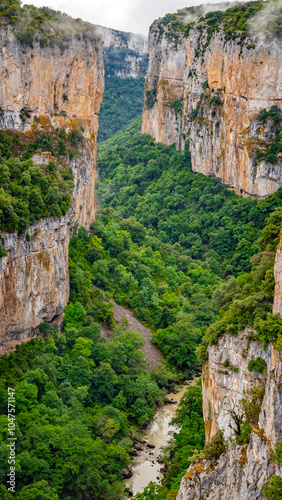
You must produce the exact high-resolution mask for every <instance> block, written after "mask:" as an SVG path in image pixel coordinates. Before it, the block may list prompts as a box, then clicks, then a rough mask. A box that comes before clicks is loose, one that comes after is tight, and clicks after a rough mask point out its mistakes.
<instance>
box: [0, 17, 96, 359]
mask: <svg viewBox="0 0 282 500" xmlns="http://www.w3.org/2000/svg"><path fill="white" fill-rule="evenodd" d="M0 49H1V50H0V60H1V65H0V72H1V89H0V110H1V111H0V128H2V129H4V130H8V131H18V133H19V134H21V136H24V135H25V136H26V138H27V140H28V137H30V136H32V135H34V134H36V133H40V132H42V131H43V130H45V131H47V132H48V133H50V134H52V131H53V130H54V129H56V128H57V127H60V128H61V127H64V128H65V129H66V132H69V131H71V130H74V129H76V130H80V131H81V132H82V133H83V143H82V146H81V147H80V154H79V156H75V157H74V158H73V159H72V160H69V166H70V167H71V168H72V172H73V176H74V189H73V193H72V204H71V207H70V208H69V210H68V212H67V214H66V216H64V217H62V218H61V219H58V218H49V219H45V220H41V221H39V222H38V223H36V224H34V225H33V226H31V227H30V228H29V230H28V232H29V237H30V241H27V239H26V238H25V236H21V237H18V236H17V234H7V233H4V234H3V235H2V244H3V248H4V250H5V251H6V253H7V256H6V257H3V258H2V259H0V280H1V286H0V353H1V352H6V351H8V350H9V349H10V348H12V347H13V346H14V345H15V344H16V343H17V341H18V340H19V339H20V340H21V341H22V340H24V339H27V338H28V336H30V335H32V334H33V332H34V330H35V329H36V327H38V325H39V324H40V323H41V322H42V321H51V320H53V319H56V318H57V317H58V316H60V315H61V314H62V311H63V308H64V307H65V305H66V304H67V301H68V295H69V283H68V281H69V278H68V244H69V239H70V234H71V228H72V227H73V225H74V223H75V222H78V223H79V224H82V225H84V226H85V227H86V228H89V226H90V224H91V222H92V221H93V219H94V214H95V203H94V183H95V163H96V137H97V132H98V111H99V108H100V105H101V101H102V96H103V87H104V67H103V52H102V42H101V40H100V38H99V37H98V36H96V38H94V39H93V37H92V38H84V39H82V38H79V37H76V36H72V38H71V39H70V40H69V41H68V47H67V48H62V47H60V46H59V45H53V46H50V45H47V46H45V47H40V44H39V41H34V43H33V46H22V45H21V44H20V43H19V42H18V40H17V39H16V37H15V35H14V32H13V30H12V28H11V27H10V26H9V25H8V26H1V29H0ZM47 156H48V153H45V154H44V153H43V154H36V155H35V156H34V158H33V159H34V163H35V164H38V165H42V164H43V165H44V163H45V162H46V161H47V163H48V161H49V159H48V158H47Z"/></svg>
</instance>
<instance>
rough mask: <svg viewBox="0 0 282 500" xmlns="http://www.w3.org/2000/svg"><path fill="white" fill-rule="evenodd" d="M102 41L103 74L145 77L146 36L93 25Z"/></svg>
mask: <svg viewBox="0 0 282 500" xmlns="http://www.w3.org/2000/svg"><path fill="white" fill-rule="evenodd" d="M95 28H96V29H97V31H98V33H99V34H100V35H101V37H102V39H103V41H104V53H105V74H106V76H116V77H118V78H145V76H146V71H147V67H148V62H147V61H148V38H147V37H146V36H145V35H142V34H137V33H128V32H125V31H118V30H114V29H111V28H105V27H104V26H95Z"/></svg>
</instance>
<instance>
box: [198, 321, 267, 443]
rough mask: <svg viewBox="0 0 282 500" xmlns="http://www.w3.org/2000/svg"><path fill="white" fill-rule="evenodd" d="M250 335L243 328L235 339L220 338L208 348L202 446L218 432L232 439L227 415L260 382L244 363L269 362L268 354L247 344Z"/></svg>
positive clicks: (257, 345) (227, 336) (254, 345)
mask: <svg viewBox="0 0 282 500" xmlns="http://www.w3.org/2000/svg"><path fill="white" fill-rule="evenodd" d="M251 334H252V331H251V330H250V329H248V328H246V329H245V330H244V331H243V332H241V333H240V334H239V335H238V336H237V337H234V336H231V335H224V336H223V337H221V338H220V339H219V341H218V344H216V345H212V346H209V361H208V363H207V364H206V365H205V366H204V368H203V374H202V384H203V414H204V421H205V436H206V442H209V441H210V440H211V438H212V437H213V436H214V435H215V434H216V432H217V431H218V430H219V429H221V430H223V431H224V436H225V438H226V439H228V438H229V437H234V433H233V432H232V429H231V427H230V426H229V424H230V423H232V421H231V418H230V415H229V413H228V411H229V410H231V409H232V408H233V407H235V408H237V407H238V403H239V401H240V399H241V398H242V397H243V396H244V394H245V393H246V392H248V391H249V390H250V388H251V387H252V386H253V385H257V384H258V383H259V382H260V381H261V380H262V375H260V374H259V373H257V372H250V371H249V370H248V363H249V361H251V360H254V359H256V358H258V357H260V358H262V359H263V360H265V361H266V363H267V364H269V362H270V357H271V353H270V350H268V351H266V352H265V351H264V350H263V348H262V347H260V344H259V342H250V341H249V340H248V337H249V336H250V335H251Z"/></svg>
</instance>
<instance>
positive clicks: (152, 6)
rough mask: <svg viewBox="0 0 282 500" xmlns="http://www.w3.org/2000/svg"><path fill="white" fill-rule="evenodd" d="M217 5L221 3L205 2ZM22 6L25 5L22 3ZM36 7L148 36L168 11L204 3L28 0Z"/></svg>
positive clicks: (180, 0)
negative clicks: (155, 21)
mask: <svg viewBox="0 0 282 500" xmlns="http://www.w3.org/2000/svg"><path fill="white" fill-rule="evenodd" d="M208 1H209V3H219V2H220V1H221V0H208ZM23 3H25V2H23ZM26 3H32V4H34V5H36V6H37V7H42V6H48V7H52V8H53V9H55V10H61V11H62V12H66V13H67V14H70V15H71V16H72V17H75V18H77V17H80V18H81V19H83V20H84V21H89V22H91V23H94V24H100V25H102V26H107V27H109V28H115V29H118V30H122V31H132V32H133V33H144V34H145V35H147V34H148V29H149V26H150V24H151V23H152V22H153V21H154V19H157V18H158V17H160V16H164V15H165V14H167V13H168V12H176V11H177V9H181V8H183V7H190V6H191V5H199V4H201V3H207V2H205V1H203V0H202V1H201V0H29V1H26Z"/></svg>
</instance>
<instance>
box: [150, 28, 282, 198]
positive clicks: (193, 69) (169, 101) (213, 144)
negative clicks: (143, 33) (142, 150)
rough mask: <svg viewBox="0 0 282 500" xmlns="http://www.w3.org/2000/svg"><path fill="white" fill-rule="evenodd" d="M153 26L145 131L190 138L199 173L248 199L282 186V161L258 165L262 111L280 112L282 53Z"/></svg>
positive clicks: (168, 138)
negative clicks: (214, 178) (275, 107)
mask: <svg viewBox="0 0 282 500" xmlns="http://www.w3.org/2000/svg"><path fill="white" fill-rule="evenodd" d="M171 29H172V30H173V28H171V27H170V26H163V25H161V24H160V20H158V21H155V22H154V23H153V24H152V26H151V28H150V32H149V65H148V72H147V78H146V83H145V95H146V98H145V103H144V109H143V126H142V130H143V133H147V134H150V135H151V136H152V137H153V138H154V140H155V141H156V142H162V143H164V144H173V143H176V145H177V147H178V148H179V149H184V146H185V143H186V141H187V140H189V144H190V150H191V157H192V168H193V170H194V171H195V172H201V173H203V174H205V175H209V176H216V177H220V178H221V180H222V182H223V183H224V184H227V185H228V186H230V187H233V188H234V189H235V190H236V191H237V192H239V193H242V194H251V195H252V196H257V197H265V196H267V195H268V194H270V193H273V192H275V191H276V190H277V189H278V188H279V187H280V186H282V161H281V160H282V158H281V155H280V156H279V157H278V159H277V163H274V164H273V163H267V162H266V160H265V159H263V160H260V161H259V160H258V159H257V157H256V153H255V150H256V149H257V148H261V147H262V148H265V147H266V146H267V144H269V141H270V138H271V134H270V131H269V130H268V129H267V126H266V127H265V126H264V127H263V126H262V124H261V123H259V122H258V121H257V116H258V114H259V112H260V111H261V110H263V109H267V110H268V109H270V107H271V106H273V105H276V106H278V107H279V108H280V109H282V86H281V82H282V69H281V63H280V62H281V58H282V48H281V44H279V43H278V42H277V41H276V40H272V41H269V42H266V41H265V40H264V39H263V38H260V39H259V40H256V41H255V42H254V41H253V40H250V41H249V42H248V43H242V42H241V43H239V42H236V41H232V40H231V41H226V38H225V36H224V33H223V31H222V30H221V29H219V30H218V31H216V32H215V33H213V34H212V36H210V35H208V34H207V30H206V29H205V28H203V27H199V26H198V25H197V24H196V25H194V26H193V27H192V28H191V29H190V31H189V34H188V36H187V37H185V36H184V34H183V31H179V32H176V33H174V32H173V31H171Z"/></svg>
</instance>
